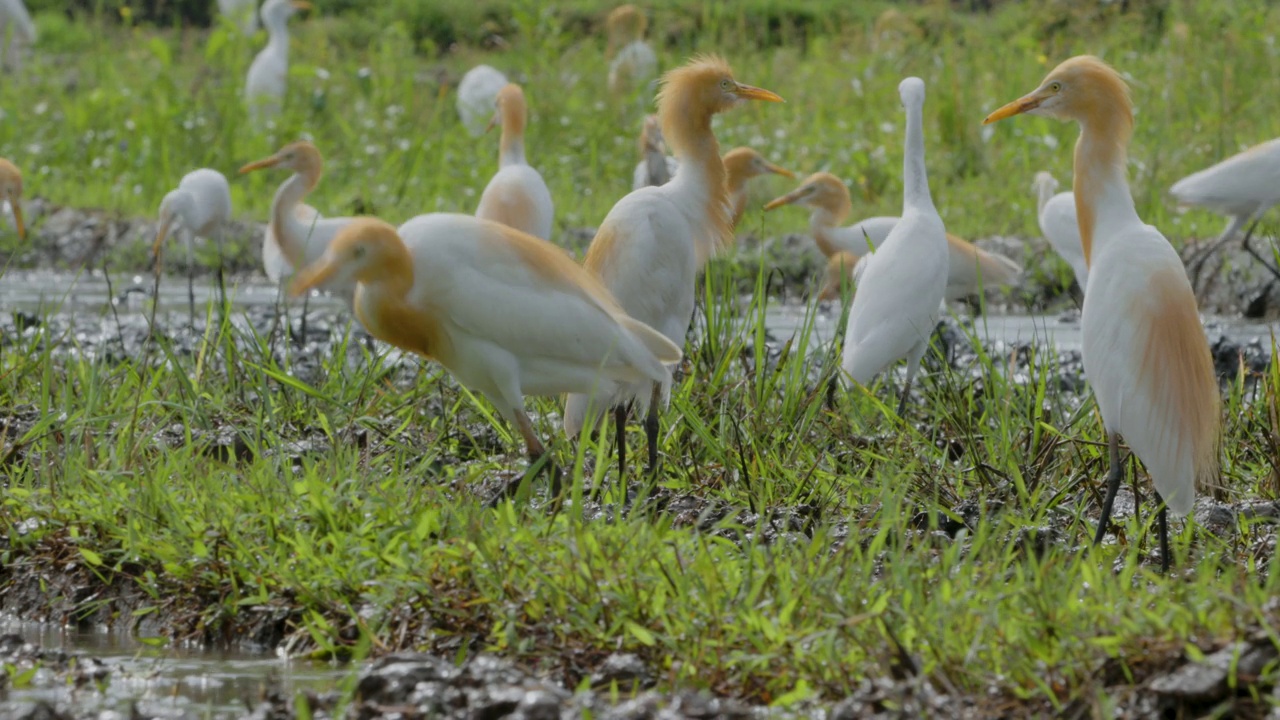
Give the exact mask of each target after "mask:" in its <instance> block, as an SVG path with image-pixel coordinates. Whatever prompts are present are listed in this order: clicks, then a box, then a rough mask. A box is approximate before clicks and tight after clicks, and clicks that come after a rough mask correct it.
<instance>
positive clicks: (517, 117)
mask: <svg viewBox="0 0 1280 720" xmlns="http://www.w3.org/2000/svg"><path fill="white" fill-rule="evenodd" d="M497 102H498V109H497V112H495V113H494V116H493V120H492V121H490V123H489V126H490V127H493V126H494V125H501V126H502V139H501V141H500V145H499V147H500V149H499V151H498V172H497V173H495V174H494V176H493V179H491V180H490V181H489V184H488V185H487V186H485V189H484V193H483V194H481V195H480V206H479V207H478V208H476V217H478V218H484V219H485V220H493V221H494V222H500V223H502V224H503V225H506V226H508V227H513V228H515V229H517V230H520V231H523V232H526V233H528V234H530V235H533V236H534V237H539V238H542V239H543V240H550V239H551V221H552V218H553V217H554V215H555V208H554V206H553V205H552V202H551V191H550V190H548V189H547V183H546V182H545V181H544V180H543V179H542V175H540V174H539V173H538V171H537V170H535V169H533V168H532V167H531V166H530V165H529V163H528V161H527V160H525V154H524V127H525V123H526V121H527V120H528V110H527V108H526V105H525V100H524V91H523V90H521V89H520V86H519V85H516V84H515V83H509V84H508V85H507V86H506V87H504V88H502V91H501V92H499V93H498V101H497Z"/></svg>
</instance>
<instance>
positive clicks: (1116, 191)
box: [984, 55, 1221, 569]
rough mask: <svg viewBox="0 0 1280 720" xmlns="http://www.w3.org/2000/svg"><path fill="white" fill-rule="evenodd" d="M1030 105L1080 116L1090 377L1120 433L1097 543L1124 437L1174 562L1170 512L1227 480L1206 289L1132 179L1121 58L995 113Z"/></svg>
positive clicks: (1079, 208) (1114, 434) (1185, 508)
mask: <svg viewBox="0 0 1280 720" xmlns="http://www.w3.org/2000/svg"><path fill="white" fill-rule="evenodd" d="M1020 113H1030V114H1033V115H1044V116H1047V117H1052V118H1057V119H1059V120H1074V121H1076V122H1077V123H1079V124H1080V139H1079V141H1078V142H1077V143H1076V152H1075V199H1076V215H1077V217H1078V218H1079V223H1080V240H1081V243H1080V245H1081V247H1082V248H1084V257H1085V260H1086V261H1087V262H1088V263H1089V288H1088V290H1087V291H1085V295H1084V309H1083V311H1082V312H1081V318H1080V322H1081V325H1082V330H1083V335H1084V338H1083V354H1084V370H1085V376H1086V377H1088V379H1089V382H1090V383H1091V384H1092V385H1093V390H1094V397H1095V398H1096V399H1097V402H1098V409H1099V410H1100V411H1101V412H1102V424H1103V427H1104V428H1105V429H1106V432H1107V435H1108V436H1109V441H1110V454H1111V471H1110V474H1109V475H1108V478H1107V495H1106V499H1105V500H1103V503H1102V516H1101V518H1099V521H1098V532H1097V534H1096V535H1095V536H1094V543H1095V544H1096V543H1099V542H1101V541H1102V537H1103V536H1104V535H1105V534H1106V532H1107V528H1108V524H1109V522H1110V519H1111V507H1112V504H1113V503H1114V501H1115V496H1116V491H1117V490H1118V489H1119V487H1120V477H1121V475H1122V474H1123V471H1124V465H1123V464H1122V463H1121V462H1120V436H1121V435H1123V436H1124V438H1125V440H1127V441H1128V443H1129V447H1130V448H1131V449H1132V450H1133V452H1134V454H1136V455H1137V456H1138V459H1140V460H1142V462H1143V464H1144V465H1146V467H1147V471H1148V472H1149V473H1150V474H1151V479H1152V481H1153V482H1154V484H1155V488H1156V504H1157V505H1158V506H1159V507H1160V511H1159V526H1160V527H1159V531H1160V562H1161V565H1162V567H1164V568H1165V569H1167V568H1168V565H1169V552H1168V550H1169V540H1168V536H1169V531H1168V523H1167V520H1166V509H1168V510H1172V511H1173V512H1174V514H1176V515H1180V516H1181V515H1186V514H1187V513H1188V512H1190V510H1191V506H1192V504H1193V503H1194V502H1195V494H1196V488H1197V486H1199V487H1205V486H1207V485H1211V484H1213V483H1215V482H1216V480H1217V476H1218V441H1219V434H1220V428H1221V425H1220V423H1221V410H1220V407H1219V405H1220V398H1219V395H1218V381H1217V377H1216V376H1215V374H1214V369H1213V357H1212V355H1211V354H1210V352H1209V342H1208V340H1207V339H1206V338H1205V333H1204V328H1203V327H1202V326H1201V324H1200V316H1199V312H1198V309H1197V307H1196V296H1195V293H1194V292H1192V289H1191V283H1190V282H1189V281H1188V279H1187V273H1186V269H1185V268H1184V267H1183V265H1182V260H1181V259H1180V258H1179V257H1178V253H1177V252H1176V251H1175V250H1174V249H1173V246H1172V245H1170V244H1169V241H1168V240H1166V239H1165V237H1164V235H1162V234H1160V231H1159V230H1157V229H1156V228H1154V227H1152V226H1151V225H1147V224H1145V223H1143V222H1142V219H1141V218H1140V217H1138V213H1137V210H1135V208H1134V204H1133V197H1132V196H1131V195H1130V194H1129V183H1128V180H1127V179H1126V178H1125V165H1126V155H1127V150H1128V146H1129V140H1130V138H1131V137H1132V136H1133V104H1132V101H1131V100H1130V99H1129V87H1128V85H1126V84H1125V82H1124V80H1123V79H1122V78H1121V77H1120V75H1119V73H1117V72H1116V71H1115V70H1114V69H1112V68H1111V66H1109V65H1107V64H1106V63H1104V62H1102V61H1101V60H1099V59H1098V58H1096V57H1092V56H1088V55H1082V56H1077V57H1073V58H1071V59H1069V60H1066V61H1064V62H1063V63H1062V64H1060V65H1058V67H1056V68H1055V69H1054V70H1053V71H1052V72H1050V73H1049V75H1048V76H1047V77H1045V79H1044V81H1043V82H1041V83H1040V86H1039V87H1037V88H1036V89H1035V90H1034V91H1032V92H1031V93H1030V94H1028V95H1026V96H1024V97H1022V98H1020V99H1018V100H1014V101H1013V102H1011V103H1009V104H1007V105H1005V106H1003V107H1001V108H1000V109H998V110H996V111H995V112H993V113H991V114H990V115H988V116H987V118H986V120H985V121H984V123H992V122H995V121H997V120H1002V119H1004V118H1007V117H1011V116H1013V115H1018V114H1020Z"/></svg>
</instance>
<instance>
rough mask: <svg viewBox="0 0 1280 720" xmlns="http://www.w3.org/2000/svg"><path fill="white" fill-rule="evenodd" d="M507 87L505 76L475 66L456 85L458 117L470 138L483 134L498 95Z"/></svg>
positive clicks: (493, 70)
mask: <svg viewBox="0 0 1280 720" xmlns="http://www.w3.org/2000/svg"><path fill="white" fill-rule="evenodd" d="M506 86H507V76H506V75H503V74H502V73H500V72H498V71H497V70H495V69H493V68H491V67H489V66H488V65H477V66H475V67H473V68H471V69H470V70H468V71H467V74H466V75H463V76H462V81H461V82H459V83H458V117H459V118H461V119H462V124H463V125H464V126H466V128H467V131H468V132H470V133H471V136H472V137H479V136H480V134H481V133H483V132H484V128H485V124H486V123H488V122H489V118H491V117H493V113H494V111H495V110H497V107H498V93H499V92H501V91H502V88H504V87H506Z"/></svg>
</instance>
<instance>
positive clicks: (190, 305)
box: [183, 230, 196, 328]
mask: <svg viewBox="0 0 1280 720" xmlns="http://www.w3.org/2000/svg"><path fill="white" fill-rule="evenodd" d="M183 232H185V233H186V237H185V238H183V240H185V245H186V247H187V311H188V312H189V313H190V315H191V327H193V328H194V327H195V326H196V254H195V238H194V237H193V236H192V235H191V233H190V232H189V231H185V230H184V231H183Z"/></svg>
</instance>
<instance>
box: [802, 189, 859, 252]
mask: <svg viewBox="0 0 1280 720" xmlns="http://www.w3.org/2000/svg"><path fill="white" fill-rule="evenodd" d="M823 199H824V201H825V202H823V204H822V205H816V206H814V208H813V212H812V213H810V214H809V233H810V234H811V235H813V241H814V242H816V243H817V244H818V249H819V250H821V251H822V254H823V255H825V256H827V257H831V256H832V255H834V254H835V253H837V252H839V251H840V248H839V247H838V243H837V241H836V239H835V238H834V237H833V236H834V234H835V230H836V229H837V228H839V227H840V224H841V223H843V222H844V221H845V218H847V217H849V213H850V212H852V211H853V201H852V200H850V199H849V194H848V193H847V192H846V193H845V194H844V197H842V198H840V199H839V200H833V199H831V198H829V197H827V198H823Z"/></svg>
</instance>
